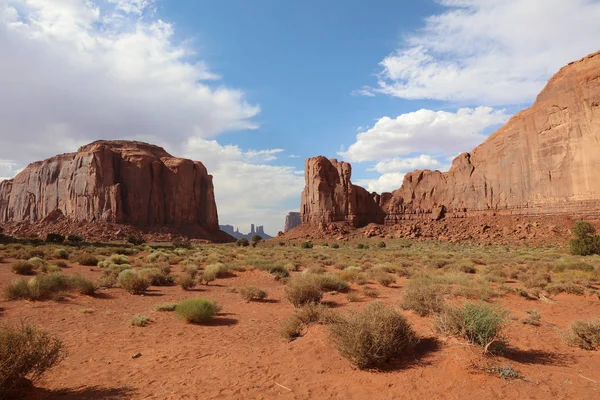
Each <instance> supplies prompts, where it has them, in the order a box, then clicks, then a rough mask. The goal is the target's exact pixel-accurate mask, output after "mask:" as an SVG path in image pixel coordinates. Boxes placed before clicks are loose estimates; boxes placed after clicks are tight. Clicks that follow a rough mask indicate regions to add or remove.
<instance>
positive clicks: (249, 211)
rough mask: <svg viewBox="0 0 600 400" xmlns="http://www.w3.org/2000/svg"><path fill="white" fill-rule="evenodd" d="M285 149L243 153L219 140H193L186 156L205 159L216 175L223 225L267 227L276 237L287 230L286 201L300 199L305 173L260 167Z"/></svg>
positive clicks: (207, 165)
mask: <svg viewBox="0 0 600 400" xmlns="http://www.w3.org/2000/svg"><path fill="white" fill-rule="evenodd" d="M281 151H282V150H281V149H270V150H246V151H244V150H242V149H241V148H239V147H238V146H236V145H224V146H222V145H220V144H219V143H217V141H215V140H205V139H198V138H192V139H190V140H189V141H188V143H187V145H186V157H189V158H193V159H197V160H202V162H203V163H204V165H205V166H206V167H207V169H208V170H209V172H210V173H211V174H212V175H213V176H214V185H215V196H216V199H217V205H218V207H219V222H220V223H221V224H231V225H236V226H240V225H242V226H249V225H250V224H251V223H254V224H258V225H264V226H265V231H266V232H267V233H269V234H271V235H275V234H276V233H277V232H278V231H280V230H283V222H284V221H285V215H286V214H287V213H288V212H289V211H290V210H288V209H287V208H285V204H286V202H290V201H294V200H296V199H299V198H300V193H301V191H302V188H303V186H304V177H303V171H298V170H296V169H295V168H293V167H287V166H274V165H266V164H260V162H266V161H271V160H274V159H275V158H276V155H275V154H277V153H280V152H281Z"/></svg>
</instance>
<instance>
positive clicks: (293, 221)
mask: <svg viewBox="0 0 600 400" xmlns="http://www.w3.org/2000/svg"><path fill="white" fill-rule="evenodd" d="M301 224H302V215H301V214H300V213H299V212H297V211H291V212H289V213H288V215H286V217H285V227H284V229H283V231H284V232H287V231H289V230H290V229H294V228H295V227H297V226H299V225H301Z"/></svg>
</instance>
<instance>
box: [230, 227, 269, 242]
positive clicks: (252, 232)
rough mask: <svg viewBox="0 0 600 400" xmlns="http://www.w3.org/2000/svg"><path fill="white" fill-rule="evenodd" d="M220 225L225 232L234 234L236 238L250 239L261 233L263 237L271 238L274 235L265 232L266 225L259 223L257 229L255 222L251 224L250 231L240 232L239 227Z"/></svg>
mask: <svg viewBox="0 0 600 400" xmlns="http://www.w3.org/2000/svg"><path fill="white" fill-rule="evenodd" d="M219 227H220V228H221V230H222V231H223V232H225V233H227V234H228V235H231V236H233V237H234V238H236V239H241V238H246V239H248V240H250V239H252V236H254V235H259V236H260V237H261V238H263V239H271V238H272V237H273V236H270V235H267V234H266V233H265V230H264V227H263V226H262V225H258V226H257V227H256V230H255V229H254V224H251V225H250V233H240V230H239V228H234V227H233V225H220V226H219ZM234 229H235V230H234Z"/></svg>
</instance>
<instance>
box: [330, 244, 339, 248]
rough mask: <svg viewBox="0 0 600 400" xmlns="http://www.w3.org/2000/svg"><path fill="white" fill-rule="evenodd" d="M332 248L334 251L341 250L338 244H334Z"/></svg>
mask: <svg viewBox="0 0 600 400" xmlns="http://www.w3.org/2000/svg"><path fill="white" fill-rule="evenodd" d="M331 248H332V249H339V248H340V245H339V244H337V243H333V244H332V245H331Z"/></svg>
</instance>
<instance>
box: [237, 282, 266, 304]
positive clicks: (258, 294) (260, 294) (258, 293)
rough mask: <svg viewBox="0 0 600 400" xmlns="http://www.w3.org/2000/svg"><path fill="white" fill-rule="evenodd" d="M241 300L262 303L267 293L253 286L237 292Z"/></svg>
mask: <svg viewBox="0 0 600 400" xmlns="http://www.w3.org/2000/svg"><path fill="white" fill-rule="evenodd" d="M239 292H240V296H241V297H242V299H244V300H246V301H247V302H250V301H262V300H264V299H266V298H267V292H266V291H265V290H263V289H259V288H257V287H254V286H247V287H243V288H241V289H240V290H239Z"/></svg>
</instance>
